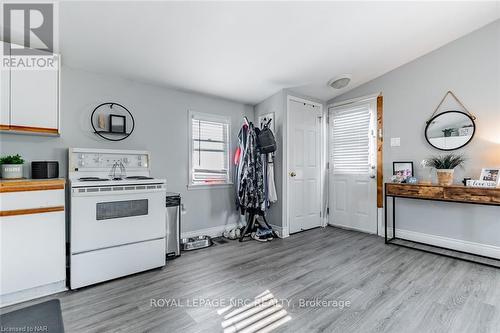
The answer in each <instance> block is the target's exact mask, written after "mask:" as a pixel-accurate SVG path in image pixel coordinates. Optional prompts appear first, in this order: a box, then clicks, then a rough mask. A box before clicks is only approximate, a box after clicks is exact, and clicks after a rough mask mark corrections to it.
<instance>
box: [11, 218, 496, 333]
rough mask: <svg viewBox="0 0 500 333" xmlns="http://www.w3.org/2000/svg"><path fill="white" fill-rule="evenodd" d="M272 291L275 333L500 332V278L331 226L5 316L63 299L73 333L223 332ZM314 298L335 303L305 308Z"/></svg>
mask: <svg viewBox="0 0 500 333" xmlns="http://www.w3.org/2000/svg"><path fill="white" fill-rule="evenodd" d="M123 260H127V258H123ZM265 290H269V291H270V292H271V293H272V294H273V295H274V296H275V297H276V298H277V299H278V300H280V302H281V304H282V305H283V308H284V309H285V310H286V311H287V312H288V314H289V315H290V316H291V318H292V319H291V320H290V321H288V322H287V323H286V324H284V325H282V326H280V327H278V328H277V329H276V330H274V331H273V332H419V333H422V332H499V331H500V269H495V268H490V267H486V266H481V265H478V264H472V263H468V262H463V261H460V260H455V259H450V258H446V257H442V256H439V255H434V254H429V253H425V252H421V251H417V250H412V249H407V248H402V247H396V246H388V245H385V244H384V242H383V239H382V238H380V237H377V236H374V235H367V234H364V233H359V232H354V231H347V230H342V229H337V228H333V227H327V228H320V229H314V230H310V231H307V232H302V233H299V234H296V235H292V236H291V237H289V238H287V239H276V240H274V241H272V242H268V243H258V242H255V241H250V242H245V243H239V242H237V241H230V242H228V243H226V244H219V245H215V246H213V247H211V248H208V249H204V250H199V251H194V252H188V253H184V254H183V255H182V256H181V257H180V258H178V259H175V260H173V261H170V262H169V263H168V266H167V267H166V268H165V269H161V270H160V269H159V270H152V271H148V272H145V273H141V274H136V275H133V276H130V277H126V278H122V279H117V280H114V281H111V282H107V283H102V284H99V285H96V286H92V287H87V288H82V289H80V290H78V291H76V292H73V291H69V292H64V293H60V294H57V295H54V296H50V297H45V298H43V299H39V300H36V301H34V302H29V303H24V304H20V305H16V306H12V307H9V308H6V309H3V310H2V312H8V311H11V310H14V309H17V308H20V307H23V306H26V305H28V304H32V303H37V302H40V301H42V300H47V299H52V298H59V299H60V300H61V305H62V310H63V318H64V325H65V328H66V331H67V332H146V331H147V332H169V333H170V332H183V333H184V332H222V328H221V322H222V317H221V316H219V315H218V314H217V310H218V309H219V308H220V307H221V306H222V305H227V304H229V303H230V301H231V299H234V300H233V302H235V301H236V302H238V300H251V299H253V298H254V297H255V296H257V295H258V294H260V293H262V292H264V291H265ZM160 299H167V300H169V302H170V303H169V304H168V305H167V304H163V303H162V304H160V303H161V301H160ZM314 299H319V300H324V301H330V302H329V303H330V304H329V305H328V304H327V305H326V306H321V304H319V305H318V304H315V306H303V305H304V302H305V300H308V301H311V300H314ZM217 301H218V302H219V304H216V302H217ZM154 302H156V303H157V305H164V306H163V307H161V306H160V307H159V306H157V307H155V306H152V303H154ZM195 302H205V303H206V304H204V305H203V306H194V305H195V304H194V303H195ZM208 302H211V303H210V304H208ZM301 302H302V303H301ZM335 302H337V303H335ZM342 302H344V303H343V304H344V307H343V308H341V306H340V305H341V304H342ZM347 302H349V303H347ZM174 303H175V304H174ZM348 304H349V306H347V305H348ZM217 305H219V306H217Z"/></svg>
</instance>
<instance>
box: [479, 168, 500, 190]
mask: <svg viewBox="0 0 500 333" xmlns="http://www.w3.org/2000/svg"><path fill="white" fill-rule="evenodd" d="M479 180H481V181H485V182H494V183H495V184H496V186H497V187H499V186H500V167H496V168H483V169H482V170H481V176H479Z"/></svg>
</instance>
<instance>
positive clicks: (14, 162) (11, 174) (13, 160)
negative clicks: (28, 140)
mask: <svg viewBox="0 0 500 333" xmlns="http://www.w3.org/2000/svg"><path fill="white" fill-rule="evenodd" d="M23 163H24V160H23V158H22V157H21V156H20V155H19V154H16V155H8V156H3V157H1V158H0V164H1V171H2V178H5V179H15V178H22V177H23Z"/></svg>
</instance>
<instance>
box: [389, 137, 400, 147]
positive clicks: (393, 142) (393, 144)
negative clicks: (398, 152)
mask: <svg viewBox="0 0 500 333" xmlns="http://www.w3.org/2000/svg"><path fill="white" fill-rule="evenodd" d="M399 146H401V138H391V147H399Z"/></svg>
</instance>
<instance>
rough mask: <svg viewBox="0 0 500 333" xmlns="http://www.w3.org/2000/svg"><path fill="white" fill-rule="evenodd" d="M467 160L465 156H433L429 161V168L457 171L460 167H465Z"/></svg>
mask: <svg viewBox="0 0 500 333" xmlns="http://www.w3.org/2000/svg"><path fill="white" fill-rule="evenodd" d="M465 160H466V158H465V157H464V156H463V155H458V154H448V155H444V156H433V157H431V158H429V159H428V160H427V161H428V163H429V166H431V167H433V168H435V169H455V168H456V167H458V166H460V167H461V166H463V164H464V162H465Z"/></svg>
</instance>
